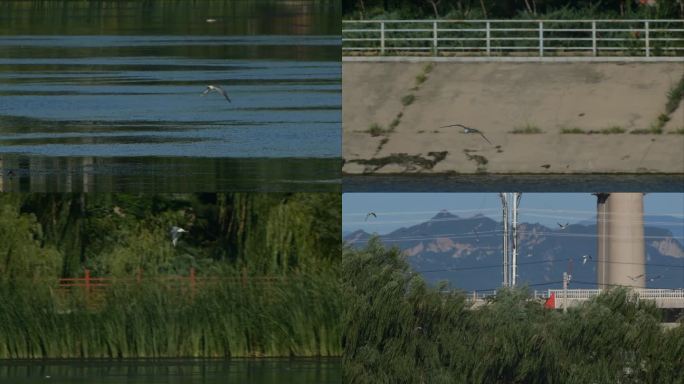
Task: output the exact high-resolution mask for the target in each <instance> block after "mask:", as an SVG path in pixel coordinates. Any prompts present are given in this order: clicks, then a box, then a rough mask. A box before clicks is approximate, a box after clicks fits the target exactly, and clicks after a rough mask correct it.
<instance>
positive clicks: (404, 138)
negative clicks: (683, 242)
mask: <svg viewBox="0 0 684 384" xmlns="http://www.w3.org/2000/svg"><path fill="white" fill-rule="evenodd" d="M682 76H684V63H682V62H669V63H667V62H665V63H657V62H648V63H619V62H616V63H606V62H584V63H582V62H580V63H558V62H543V63H542V62H529V63H514V62H481V63H477V62H437V63H429V62H345V63H343V130H344V139H343V140H344V146H343V148H344V150H343V151H344V154H343V155H344V158H345V160H346V162H345V165H344V171H345V172H346V173H349V174H354V173H363V172H378V173H398V172H427V173H442V172H457V173H475V172H480V173H485V172H489V173H587V172H591V173H684V134H682V133H684V105H682V104H684V103H681V102H680V105H679V107H678V108H677V109H676V110H675V111H674V112H672V113H670V114H669V116H667V119H669V120H668V121H667V122H666V123H665V124H664V125H662V124H661V125H660V126H661V127H662V133H640V134H636V133H633V131H638V130H649V129H651V128H652V127H656V126H658V119H659V116H660V115H661V114H664V113H665V105H666V104H667V102H668V92H669V91H670V90H671V89H672V88H673V87H674V86H675V85H676V84H677V83H678V82H679V81H680V79H681V78H682ZM409 95H411V96H409ZM411 98H412V99H413V100H411ZM455 123H461V124H465V125H467V126H471V127H474V128H477V129H480V130H481V131H482V132H484V134H485V135H486V137H487V138H488V139H489V140H490V141H491V142H492V145H490V144H488V143H487V142H486V141H485V140H484V139H482V138H481V137H480V136H478V135H465V134H462V133H461V131H460V130H459V128H440V127H441V126H444V125H448V124H455ZM374 125H375V128H374V133H373V135H372V134H371V133H370V132H369V129H370V128H371V127H372V126H374ZM515 131H540V133H533V134H525V133H513V132H515ZM568 131H576V132H580V133H575V134H569V133H563V132H568ZM601 131H603V132H613V133H599V132H601ZM615 132H617V133H615ZM374 135H375V136H374ZM431 152H432V154H431Z"/></svg>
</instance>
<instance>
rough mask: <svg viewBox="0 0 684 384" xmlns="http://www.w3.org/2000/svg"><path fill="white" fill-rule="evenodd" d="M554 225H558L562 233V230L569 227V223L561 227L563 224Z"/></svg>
mask: <svg viewBox="0 0 684 384" xmlns="http://www.w3.org/2000/svg"><path fill="white" fill-rule="evenodd" d="M556 224H558V226H559V227H560V229H561V231H562V230H564V229H565V228H567V227H568V225H569V224H570V223H565V225H563V224H561V223H556Z"/></svg>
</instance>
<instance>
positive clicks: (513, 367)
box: [342, 241, 684, 384]
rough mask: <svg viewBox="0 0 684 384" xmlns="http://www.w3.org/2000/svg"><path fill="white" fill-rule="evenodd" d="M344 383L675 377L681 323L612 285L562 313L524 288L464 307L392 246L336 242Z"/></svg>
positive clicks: (682, 372)
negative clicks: (664, 321)
mask: <svg viewBox="0 0 684 384" xmlns="http://www.w3.org/2000/svg"><path fill="white" fill-rule="evenodd" d="M342 276H343V284H344V293H345V297H346V299H345V300H346V302H347V305H346V306H345V314H344V318H343V319H344V335H343V340H344V357H343V369H344V377H345V382H347V383H502V384H503V383H506V384H511V383H590V382H597V383H618V382H620V383H677V382H680V383H681V382H682V381H681V378H682V377H684V325H680V326H678V327H676V328H674V329H671V330H665V329H663V328H662V327H661V325H660V312H659V310H658V309H657V308H656V307H655V306H654V305H652V304H650V303H648V302H636V301H634V300H633V299H630V296H629V295H628V293H627V291H625V290H619V289H616V290H613V291H611V292H609V293H607V294H604V295H601V296H599V297H598V298H596V299H594V300H592V301H589V302H588V303H586V304H585V305H583V306H581V307H578V308H572V309H569V310H568V312H567V313H565V314H564V313H561V312H557V311H553V310H547V309H544V308H543V305H542V303H541V302H538V301H534V300H533V299H531V298H530V295H529V294H528V292H527V291H526V290H525V289H515V290H501V291H499V292H498V294H497V296H496V297H495V298H494V299H492V300H491V301H490V302H489V303H488V304H487V305H484V306H482V307H480V308H478V309H474V308H471V306H470V304H469V303H468V302H467V300H466V298H465V296H464V295H463V294H461V293H458V292H451V291H448V290H446V286H444V285H441V286H437V287H431V286H428V285H426V283H425V282H424V281H423V279H422V278H421V277H420V276H419V275H417V274H414V273H412V272H411V271H410V269H409V267H408V264H407V263H406V262H405V260H404V259H403V258H402V256H401V254H400V252H399V250H397V249H385V248H383V246H382V245H381V244H379V243H378V242H377V241H371V242H370V243H369V245H368V247H367V248H365V249H362V250H352V249H347V250H345V253H344V257H343V271H342Z"/></svg>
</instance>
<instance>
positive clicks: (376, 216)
mask: <svg viewBox="0 0 684 384" xmlns="http://www.w3.org/2000/svg"><path fill="white" fill-rule="evenodd" d="M371 216H373V217H375V218H376V219H377V218H378V215H376V214H375V212H368V214H366V219H365V220H364V221H368V218H369V217H371Z"/></svg>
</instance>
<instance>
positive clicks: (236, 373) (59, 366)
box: [0, 359, 342, 384]
mask: <svg viewBox="0 0 684 384" xmlns="http://www.w3.org/2000/svg"><path fill="white" fill-rule="evenodd" d="M341 375H342V373H341V362H340V361H339V359H320V360H315V359H251V360H250V359H233V360H227V361H219V360H191V359H183V360H123V361H110V360H83V361H79V360H64V361H39V362H34V361H12V362H8V361H4V362H2V363H0V382H7V383H10V382H11V383H15V384H29V383H46V382H49V383H53V384H56V383H59V384H67V383H68V384H73V383H89V384H123V383H127V384H138V383H140V384H153V383H169V384H170V383H203V384H214V383H217V384H218V383H221V384H222V383H252V384H276V383H278V384H279V383H321V384H328V383H330V384H332V383H341V382H342V379H341Z"/></svg>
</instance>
